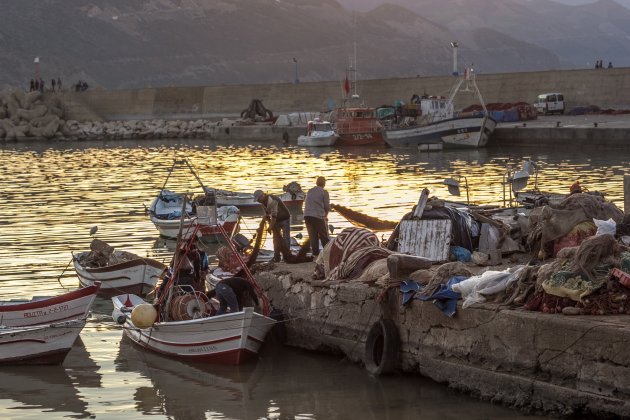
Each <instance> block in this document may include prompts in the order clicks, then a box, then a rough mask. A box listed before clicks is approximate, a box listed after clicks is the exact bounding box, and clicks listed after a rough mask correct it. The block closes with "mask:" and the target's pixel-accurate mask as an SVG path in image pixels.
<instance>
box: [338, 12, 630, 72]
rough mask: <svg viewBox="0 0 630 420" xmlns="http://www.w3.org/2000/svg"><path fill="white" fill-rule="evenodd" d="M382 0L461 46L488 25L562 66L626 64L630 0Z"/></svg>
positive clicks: (628, 60)
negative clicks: (454, 37) (435, 27)
mask: <svg viewBox="0 0 630 420" xmlns="http://www.w3.org/2000/svg"><path fill="white" fill-rule="evenodd" d="M339 1H340V3H341V4H342V5H344V6H345V7H347V8H349V9H351V10H364V9H365V8H366V7H368V8H369V7H375V6H376V5H378V4H379V3H380V2H382V1H385V0H339ZM387 1H388V2H391V3H394V4H397V5H399V6H402V7H406V8H408V9H409V10H411V11H413V12H415V13H416V14H418V15H420V16H422V17H424V18H427V19H429V20H431V21H433V22H435V23H438V24H441V25H442V26H444V27H445V28H447V29H448V30H450V31H451V32H453V33H454V34H457V36H458V39H460V40H461V42H460V44H461V45H462V47H463V48H461V50H462V51H464V50H465V48H466V42H467V38H466V37H467V34H468V33H469V32H470V31H475V30H482V29H483V30H488V29H490V30H494V31H496V32H497V33H500V34H503V35H506V36H509V37H512V38H515V39H519V40H521V41H525V42H528V43H530V44H535V45H537V46H539V47H541V48H544V49H547V50H550V51H551V52H553V53H554V54H555V55H556V56H558V57H559V58H560V62H561V66H562V67H581V68H583V67H590V66H593V65H594V62H595V60H597V59H604V60H606V61H612V62H613V63H615V64H616V65H618V66H630V42H628V40H629V39H630V9H629V8H630V0H617V1H615V0H598V1H596V0H591V1H586V0H584V1H581V0H565V1H562V2H561V1H551V0H528V1H522V0H520V1H519V0H387ZM563 3H565V4H563ZM567 3H570V4H572V5H568V4H567ZM621 3H623V4H624V5H626V6H627V7H624V6H622V5H621ZM549 67H551V66H549Z"/></svg>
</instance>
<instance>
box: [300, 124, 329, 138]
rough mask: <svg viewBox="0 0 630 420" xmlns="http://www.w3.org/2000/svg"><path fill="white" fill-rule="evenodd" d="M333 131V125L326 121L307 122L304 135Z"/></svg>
mask: <svg viewBox="0 0 630 420" xmlns="http://www.w3.org/2000/svg"><path fill="white" fill-rule="evenodd" d="M330 131H334V128H333V125H332V123H331V122H328V121H309V122H308V123H307V125H306V135H307V136H310V135H311V134H313V132H330Z"/></svg>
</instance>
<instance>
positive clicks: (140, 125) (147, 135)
mask: <svg viewBox="0 0 630 420" xmlns="http://www.w3.org/2000/svg"><path fill="white" fill-rule="evenodd" d="M65 115H66V113H65V107H64V102H63V100H62V99H61V95H55V94H45V95H43V94H41V93H40V92H22V91H13V92H9V93H4V94H0V141H28V140H60V141H63V140H141V139H161V138H164V139H217V140H225V139H243V140H250V141H267V140H285V141H286V139H287V138H291V139H295V138H297V136H298V135H299V134H301V133H302V131H303V128H301V127H281V126H272V125H269V124H260V123H255V122H249V121H243V120H230V119H225V118H224V119H223V120H221V121H211V120H209V119H196V120H192V121H189V120H167V119H149V120H125V121H77V120H73V119H65Z"/></svg>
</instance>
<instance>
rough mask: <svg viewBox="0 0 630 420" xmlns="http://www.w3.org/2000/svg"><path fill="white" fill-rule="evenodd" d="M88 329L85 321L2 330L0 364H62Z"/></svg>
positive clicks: (77, 320)
mask: <svg viewBox="0 0 630 420" xmlns="http://www.w3.org/2000/svg"><path fill="white" fill-rule="evenodd" d="M84 326H85V318H81V319H73V320H70V321H62V322H56V323H51V324H42V325H35V326H25V327H3V328H0V364H3V365H6V364H10V365H14V364H58V363H62V362H63V360H64V359H65V358H66V355H67V354H68V352H69V351H70V348H71V347H72V344H73V343H74V341H75V340H76V339H77V337H78V336H79V333H80V332H81V330H82V329H83V327H84Z"/></svg>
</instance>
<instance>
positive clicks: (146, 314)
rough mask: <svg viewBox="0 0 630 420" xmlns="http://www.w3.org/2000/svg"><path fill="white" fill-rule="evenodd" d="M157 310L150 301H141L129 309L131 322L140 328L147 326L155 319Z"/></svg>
mask: <svg viewBox="0 0 630 420" xmlns="http://www.w3.org/2000/svg"><path fill="white" fill-rule="evenodd" d="M157 315H158V314H157V311H156V310H155V308H154V307H153V305H151V304H150V303H141V304H140V305H137V306H136V307H135V308H133V311H131V323H132V324H133V325H134V326H135V327H136V328H140V329H144V328H149V327H150V326H152V325H153V323H154V322H155V321H156V320H157Z"/></svg>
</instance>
